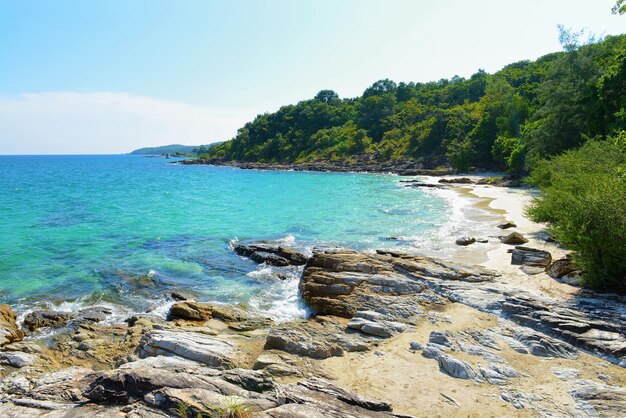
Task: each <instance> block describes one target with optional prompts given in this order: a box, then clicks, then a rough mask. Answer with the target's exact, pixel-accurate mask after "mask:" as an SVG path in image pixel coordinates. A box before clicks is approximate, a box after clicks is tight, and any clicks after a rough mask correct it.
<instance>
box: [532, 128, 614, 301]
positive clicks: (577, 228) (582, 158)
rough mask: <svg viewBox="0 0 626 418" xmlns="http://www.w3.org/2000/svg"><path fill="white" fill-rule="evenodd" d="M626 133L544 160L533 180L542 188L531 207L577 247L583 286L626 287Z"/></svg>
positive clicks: (562, 239)
mask: <svg viewBox="0 0 626 418" xmlns="http://www.w3.org/2000/svg"><path fill="white" fill-rule="evenodd" d="M625 168H626V132H621V134H620V135H619V136H618V138H616V139H613V140H605V141H595V140H594V141H589V142H587V143H585V144H584V145H583V146H582V147H581V148H579V149H577V150H572V151H568V152H566V153H564V154H562V155H560V156H558V157H556V158H553V159H552V160H549V161H541V162H539V163H538V165H537V166H536V167H535V169H534V170H533V173H532V175H531V177H530V178H529V182H530V183H532V184H535V185H537V186H539V187H540V188H541V191H540V195H539V196H538V197H537V198H535V199H534V201H533V203H532V204H531V206H530V207H529V209H528V214H529V215H530V217H531V218H532V219H533V220H535V221H539V222H547V223H548V224H549V225H550V227H551V228H552V231H553V235H554V237H555V238H556V239H557V240H558V241H559V242H561V243H562V244H563V245H565V246H566V247H568V248H570V249H572V250H574V261H575V262H576V264H577V265H578V266H580V267H582V268H583V270H584V274H583V285H584V286H586V287H590V288H593V289H596V290H604V291H615V292H619V293H625V292H626V170H625Z"/></svg>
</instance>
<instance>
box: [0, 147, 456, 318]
mask: <svg viewBox="0 0 626 418" xmlns="http://www.w3.org/2000/svg"><path fill="white" fill-rule="evenodd" d="M169 162H170V161H167V160H164V159H161V158H144V157H140V156H2V157H0V166H1V167H2V171H1V172H0V191H1V193H0V299H1V301H2V302H3V303H10V304H13V305H14V306H17V307H18V309H20V310H22V311H24V310H26V309H29V308H32V307H35V306H54V307H57V308H62V309H76V308H77V307H80V306H84V305H88V304H96V303H98V304H111V305H115V306H119V307H121V309H122V310H126V311H125V312H124V313H128V312H130V311H146V310H156V311H157V312H162V311H163V309H165V307H166V306H167V298H166V296H165V295H166V293H167V291H168V290H172V289H183V290H191V291H193V292H195V293H197V294H198V295H199V299H203V300H214V301H221V302H240V303H244V304H248V305H250V306H251V307H252V308H253V309H260V310H264V311H267V312H269V313H270V314H272V315H274V316H276V317H277V318H287V317H292V316H294V315H298V314H301V312H302V309H301V307H299V306H298V304H297V275H298V273H299V272H298V271H297V269H293V270H288V272H289V273H290V274H291V278H290V279H288V280H286V281H281V280H277V279H276V278H275V277H272V272H273V269H271V268H267V267H265V266H257V265H256V264H254V263H253V262H251V261H249V260H246V259H243V258H241V257H238V256H236V255H235V254H234V253H233V252H232V250H231V248H230V243H231V242H232V240H242V241H243V240H258V239H274V240H282V241H283V242H286V243H288V244H290V245H295V246H296V247H298V248H300V249H302V250H304V251H310V250H311V248H312V247H313V246H316V245H342V246H351V247H354V248H361V249H362V248H380V247H390V246H391V247H398V246H400V247H414V246H415V245H416V243H418V242H422V243H427V242H429V240H430V241H433V240H436V237H437V236H438V234H439V233H440V231H441V228H443V227H444V225H445V224H446V223H447V222H449V218H450V215H451V207H450V205H449V204H448V203H447V201H446V200H444V199H443V198H441V197H438V196H435V195H432V194H427V193H425V192H423V191H421V190H418V189H408V188H404V187H403V186H402V184H400V183H399V182H398V180H399V178H398V177H395V176H389V175H368V174H340V173H304V172H277V171H253V170H240V169H236V168H228V167H211V166H185V165H175V164H170V163H169ZM392 237H401V238H404V240H390V239H389V238H392Z"/></svg>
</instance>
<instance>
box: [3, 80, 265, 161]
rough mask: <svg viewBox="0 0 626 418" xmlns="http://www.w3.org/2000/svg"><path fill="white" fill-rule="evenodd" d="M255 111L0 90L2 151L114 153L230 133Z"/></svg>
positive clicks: (123, 95) (104, 95) (206, 139)
mask: <svg viewBox="0 0 626 418" xmlns="http://www.w3.org/2000/svg"><path fill="white" fill-rule="evenodd" d="M254 115H255V112H254V111H251V110H238V111H232V110H229V109H212V108H208V107H202V106H194V105H189V104H185V103H179V102H172V101H165V100H159V99H154V98H150V97H142V96H133V95H130V94H127V93H108V92H99V93H72V92H63V93H24V94H21V95H19V96H9V97H6V96H5V97H1V96H0V154H75V153H93V154H107V153H108V154H114V153H125V152H130V151H132V150H133V149H136V148H140V147H144V146H156V145H166V144H189V145H198V144H207V143H210V142H214V141H221V140H225V139H229V138H231V137H232V136H234V135H235V133H236V132H237V129H238V128H239V127H241V126H243V124H244V123H245V122H247V121H249V120H251V119H252V118H253V117H254Z"/></svg>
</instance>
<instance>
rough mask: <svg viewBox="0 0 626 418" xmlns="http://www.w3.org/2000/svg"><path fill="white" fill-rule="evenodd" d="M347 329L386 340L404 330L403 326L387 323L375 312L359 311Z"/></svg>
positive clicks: (382, 316) (404, 326) (392, 322)
mask: <svg viewBox="0 0 626 418" xmlns="http://www.w3.org/2000/svg"><path fill="white" fill-rule="evenodd" d="M348 328H351V329H356V330H358V331H361V332H362V333H364V334H369V335H375V336H377V337H382V338H388V337H391V336H392V335H395V334H397V333H399V332H403V331H404V330H405V329H406V325H405V324H401V323H399V322H394V321H388V320H386V319H385V316H384V315H382V314H380V313H378V312H375V311H359V312H357V313H355V314H354V317H352V319H351V320H350V322H348Z"/></svg>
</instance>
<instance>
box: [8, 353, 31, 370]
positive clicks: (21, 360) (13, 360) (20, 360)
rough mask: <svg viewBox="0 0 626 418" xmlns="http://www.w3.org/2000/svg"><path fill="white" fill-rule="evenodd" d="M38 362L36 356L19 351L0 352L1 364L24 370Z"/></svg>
mask: <svg viewBox="0 0 626 418" xmlns="http://www.w3.org/2000/svg"><path fill="white" fill-rule="evenodd" d="M36 361H37V356H35V355H34V354H28V353H22V352H19V351H0V364H3V365H6V366H11V367H16V368H22V367H26V366H31V365H33V364H35V362H36Z"/></svg>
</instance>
